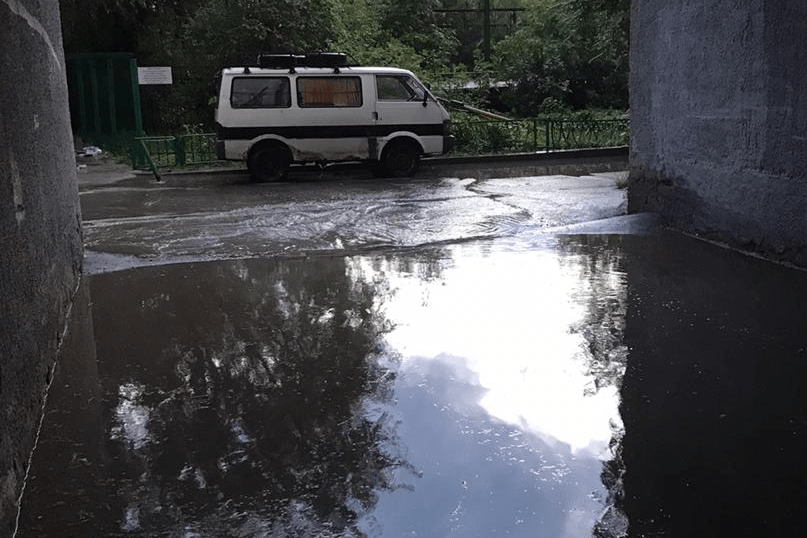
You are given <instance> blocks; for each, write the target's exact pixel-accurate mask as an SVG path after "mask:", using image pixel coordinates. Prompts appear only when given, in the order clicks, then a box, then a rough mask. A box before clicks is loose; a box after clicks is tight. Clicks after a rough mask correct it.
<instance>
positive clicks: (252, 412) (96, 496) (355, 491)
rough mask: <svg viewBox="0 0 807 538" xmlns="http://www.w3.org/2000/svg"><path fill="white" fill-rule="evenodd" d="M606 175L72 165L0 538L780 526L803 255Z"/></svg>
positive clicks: (790, 467) (804, 294) (792, 518)
mask: <svg viewBox="0 0 807 538" xmlns="http://www.w3.org/2000/svg"><path fill="white" fill-rule="evenodd" d="M623 175H624V174H623V173H619V172H607V173H596V174H591V175H584V176H534V177H501V178H496V177H486V178H474V177H461V176H460V177H452V176H451V175H448V174H446V175H445V176H441V175H434V176H433V177H423V176H420V177H417V178H415V179H413V180H405V181H404V180H394V181H389V180H378V179H372V178H369V177H365V176H360V175H357V176H356V177H350V176H348V177H345V176H344V175H330V176H329V175H328V174H308V175H303V176H302V177H298V178H297V179H296V181H289V182H285V183H278V184H254V183H250V182H248V180H247V178H246V176H245V175H244V174H243V173H237V172H236V173H232V174H230V173H227V172H225V173H216V174H210V175H198V174H197V175H195V176H175V177H173V178H172V177H165V178H164V180H163V181H162V182H159V183H158V182H155V181H153V179H151V178H149V177H148V176H142V175H138V176H131V174H128V175H127V174H126V173H124V174H122V175H121V176H114V177H113V176H109V175H108V176H107V179H100V178H97V177H95V176H91V175H90V176H87V177H86V178H84V179H85V181H83V182H82V185H81V201H82V211H83V217H84V221H85V227H84V238H85V244H86V247H87V252H86V259H85V271H86V273H87V277H86V278H85V279H84V281H83V283H82V286H81V288H80V289H79V293H78V295H77V300H76V304H75V306H74V314H73V316H72V322H71V323H72V325H71V327H70V330H69V331H68V335H67V339H66V341H65V344H64V347H63V351H62V356H61V357H60V360H59V363H58V366H57V371H56V373H55V375H54V381H53V385H52V387H51V390H50V394H49V397H48V404H47V407H46V416H45V420H44V424H43V428H42V432H41V435H40V441H39V445H38V447H37V450H36V452H35V454H34V459H33V465H32V469H31V473H30V476H29V480H28V484H27V486H26V492H25V495H24V497H23V503H22V514H21V520H20V521H21V526H20V532H19V536H22V537H50V536H54V537H55V536H121V537H123V536H127V537H128V536H138V537H141V536H142V537H146V536H172V537H173V536H176V537H188V538H190V537H230V536H235V537H276V536H295V537H297V536H320V537H371V536H372V537H401V536H421V537H449V536H451V537H489V536H524V537H534V536H547V537H569V538H572V537H588V536H596V537H618V536H631V537H634V536H635V537H644V536H648V537H649V536H672V537H677V536H782V535H795V534H794V533H797V532H798V531H799V529H801V527H802V523H801V521H800V516H799V514H800V511H801V506H802V505H803V503H804V501H805V500H807V494H805V490H804V488H803V484H804V483H805V479H807V472H805V466H804V463H803V457H804V454H805V453H807V408H805V406H804V404H803V391H802V390H801V385H802V383H801V380H803V379H805V374H807V360H805V359H807V354H806V353H805V347H807V344H806V343H805V334H804V332H805V327H807V309H805V307H804V304H805V299H807V273H805V272H803V271H798V270H794V269H790V268H787V267H783V266H780V265H775V264H771V263H769V262H766V261H764V260H759V259H756V258H752V257H748V256H746V255H743V254H741V253H738V252H734V251H731V250H727V249H724V248H721V247H719V246H715V245H712V244H709V243H705V242H702V241H699V240H696V239H693V238H691V237H686V236H683V235H680V234H677V233H675V232H672V231H669V230H665V229H663V228H661V227H660V226H659V225H658V221H657V220H656V219H655V218H653V216H651V215H631V216H626V215H624V212H625V191H624V190H623V189H620V188H619V186H618V184H619V183H620V180H621V179H622V177H623ZM109 178H112V179H114V181H111V180H110V179H109Z"/></svg>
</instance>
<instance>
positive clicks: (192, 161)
mask: <svg viewBox="0 0 807 538" xmlns="http://www.w3.org/2000/svg"><path fill="white" fill-rule="evenodd" d="M131 159H132V168H135V169H138V170H152V171H155V169H159V168H177V167H183V166H196V165H202V164H210V163H214V162H216V161H217V158H216V146H215V135H214V134H213V133H199V134H185V135H178V136H140V137H137V138H135V139H134V142H133V143H132V147H131Z"/></svg>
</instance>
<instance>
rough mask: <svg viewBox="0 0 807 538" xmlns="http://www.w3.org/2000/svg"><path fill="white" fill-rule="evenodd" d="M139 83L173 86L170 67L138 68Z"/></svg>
mask: <svg viewBox="0 0 807 538" xmlns="http://www.w3.org/2000/svg"><path fill="white" fill-rule="evenodd" d="M137 83H138V84H141V85H145V84H173V83H174V81H173V79H172V78H171V68H170V67H138V68H137Z"/></svg>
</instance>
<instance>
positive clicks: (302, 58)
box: [258, 52, 348, 73]
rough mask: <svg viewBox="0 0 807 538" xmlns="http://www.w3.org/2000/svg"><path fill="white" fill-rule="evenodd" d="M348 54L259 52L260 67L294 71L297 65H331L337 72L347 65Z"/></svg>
mask: <svg viewBox="0 0 807 538" xmlns="http://www.w3.org/2000/svg"><path fill="white" fill-rule="evenodd" d="M347 65H348V64H347V54H345V53H344V52H306V53H303V54H293V53H288V54H278V53H272V54H259V55H258V67H262V68H266V69H288V70H289V73H294V68H295V67H331V68H333V70H334V72H335V73H338V72H339V68H340V67H347Z"/></svg>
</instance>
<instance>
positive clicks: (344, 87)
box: [297, 77, 362, 107]
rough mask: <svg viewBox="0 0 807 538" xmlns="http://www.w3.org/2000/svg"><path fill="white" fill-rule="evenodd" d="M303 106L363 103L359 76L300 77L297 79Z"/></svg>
mask: <svg viewBox="0 0 807 538" xmlns="http://www.w3.org/2000/svg"><path fill="white" fill-rule="evenodd" d="M297 95H298V102H299V104H300V106H301V107H359V106H361V104H362V96H361V79H360V78H359V77H300V78H298V79H297Z"/></svg>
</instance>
